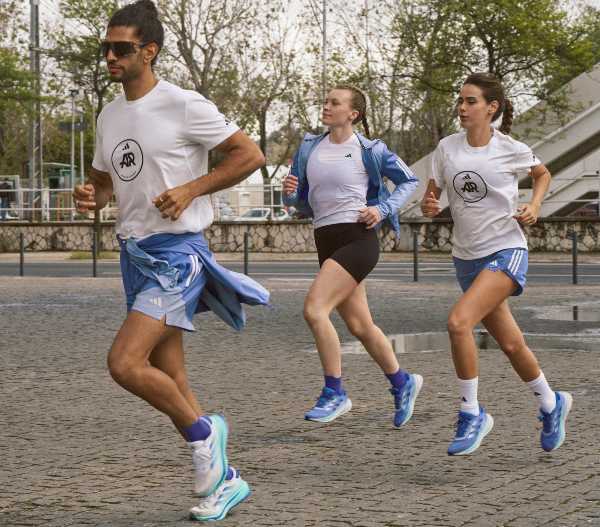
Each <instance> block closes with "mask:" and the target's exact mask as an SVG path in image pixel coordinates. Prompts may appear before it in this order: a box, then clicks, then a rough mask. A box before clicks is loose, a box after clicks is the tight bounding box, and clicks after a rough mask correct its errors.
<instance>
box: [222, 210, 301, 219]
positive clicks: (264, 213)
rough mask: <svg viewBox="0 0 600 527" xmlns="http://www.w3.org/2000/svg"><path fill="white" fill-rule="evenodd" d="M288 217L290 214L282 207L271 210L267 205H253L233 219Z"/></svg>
mask: <svg viewBox="0 0 600 527" xmlns="http://www.w3.org/2000/svg"><path fill="white" fill-rule="evenodd" d="M289 219H290V215H289V214H288V213H287V212H286V211H285V210H284V209H280V210H276V211H274V212H272V211H271V209H269V208H267V207H255V208H253V209H249V210H247V211H246V212H244V214H242V215H241V216H238V217H237V218H234V220H233V221H284V220H289Z"/></svg>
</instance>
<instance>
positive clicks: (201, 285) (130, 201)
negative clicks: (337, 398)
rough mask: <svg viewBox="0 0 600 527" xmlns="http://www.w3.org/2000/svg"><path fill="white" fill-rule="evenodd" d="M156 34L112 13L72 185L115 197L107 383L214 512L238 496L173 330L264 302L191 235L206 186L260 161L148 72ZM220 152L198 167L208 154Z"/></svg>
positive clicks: (160, 34) (85, 204)
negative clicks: (143, 406) (83, 160)
mask: <svg viewBox="0 0 600 527" xmlns="http://www.w3.org/2000/svg"><path fill="white" fill-rule="evenodd" d="M163 40H164V31H163V27H162V24H161V22H160V20H159V19H158V13H157V10H156V7H155V6H154V4H153V2H151V1H149V0H141V1H138V2H136V3H134V4H129V5H127V6H125V7H123V8H122V9H120V10H118V11H117V12H115V13H114V14H113V16H112V18H111V19H110V21H109V23H108V29H107V33H106V40H104V41H103V42H102V53H103V55H104V57H105V58H106V62H107V66H108V71H109V74H110V78H111V79H112V80H113V81H114V82H120V83H121V84H122V85H123V92H124V94H123V95H121V96H120V97H118V98H116V99H115V100H114V101H113V102H111V103H110V104H108V105H107V106H106V107H105V108H104V109H103V110H102V112H101V113H100V115H99V117H98V126H97V138H96V151H95V155H94V160H93V163H92V168H91V170H90V174H89V179H88V181H87V182H86V183H85V184H84V185H78V186H76V187H75V190H74V197H75V200H76V207H77V210H78V211H79V212H87V211H89V210H94V209H95V210H99V209H101V208H103V207H104V206H106V204H107V203H108V201H109V199H110V198H111V196H112V195H113V194H114V195H115V196H116V201H117V205H118V208H119V218H118V221H117V225H116V230H117V234H118V238H119V243H120V246H121V271H122V274H123V284H124V289H125V294H126V297H127V317H126V319H125V321H124V323H123V325H122V326H121V329H120V330H119V332H118V333H117V336H116V338H115V340H114V342H113V345H112V347H111V349H110V352H109V354H108V367H109V370H110V373H111V375H112V377H113V378H114V380H115V381H116V382H117V383H118V384H119V385H121V386H122V387H123V388H125V389H126V390H128V391H130V392H132V393H133V394H135V395H137V396H138V397H141V398H142V399H144V400H145V401H147V402H148V403H150V404H151V405H152V406H154V407H155V408H156V409H158V410H160V411H161V412H163V413H164V414H166V415H168V416H169V417H170V418H171V420H172V421H173V423H174V424H175V426H176V428H177V429H178V430H179V432H180V433H181V435H183V437H184V438H185V439H186V441H187V442H188V444H189V445H190V447H191V449H192V459H193V464H194V468H195V486H194V489H195V492H196V493H197V494H198V495H199V496H202V497H204V499H203V500H202V501H201V502H200V504H199V505H198V506H197V507H194V508H193V509H192V510H191V514H192V516H193V517H194V518H195V519H198V520H213V519H221V518H223V517H224V516H225V515H226V514H227V512H228V511H229V509H231V508H232V507H234V506H235V505H237V504H238V503H239V502H241V501H242V500H243V499H245V498H246V497H247V496H248V494H249V493H250V491H249V488H248V485H247V483H246V482H245V481H244V480H242V479H241V477H240V476H239V473H238V472H237V471H235V470H234V469H232V468H230V467H228V464H227V456H226V447H227V433H228V429H227V424H226V422H225V420H224V418H223V417H222V416H220V415H211V416H206V415H204V412H203V410H202V408H201V407H200V405H199V403H198V401H197V399H196V397H195V395H194V394H193V393H192V391H191V389H190V386H189V383H188V379H187V374H186V370H185V366H184V354H183V345H182V330H188V331H193V330H194V326H193V324H192V318H193V315H194V313H197V312H200V311H205V310H208V309H210V310H212V311H214V312H215V313H216V314H217V315H218V316H220V317H221V318H222V319H224V320H225V321H226V322H227V323H229V324H230V325H231V326H233V327H234V328H236V329H241V328H242V327H243V325H244V322H245V317H244V311H243V309H242V307H241V303H248V304H263V305H264V304H267V303H268V298H269V293H268V292H267V291H266V290H265V289H264V288H263V287H262V286H260V285H259V284H257V283H256V282H254V281H253V280H251V279H249V278H248V277H246V276H244V275H240V274H238V273H233V272H231V271H228V270H227V269H224V268H223V267H221V266H220V265H219V264H217V263H216V261H215V260H214V257H213V255H212V253H211V252H210V250H209V248H208V243H207V241H206V239H205V238H204V236H203V234H202V231H203V229H205V228H207V227H208V226H209V225H210V224H211V223H212V221H213V209H212V206H211V202H210V194H211V193H213V192H216V191H218V190H221V189H224V188H227V187H230V186H232V185H235V184H237V183H238V182H240V181H242V180H243V179H245V178H246V177H247V176H248V175H249V174H251V173H252V172H253V171H254V170H256V169H257V168H259V167H260V166H262V165H263V164H264V161H265V160H264V157H263V155H262V153H261V152H260V150H259V148H258V147H257V146H256V145H255V144H254V143H253V142H252V141H251V140H250V138H249V137H248V136H246V135H245V134H244V133H243V132H242V131H240V130H239V129H238V128H237V127H236V126H235V125H234V124H233V123H231V122H229V121H227V120H226V119H225V117H224V116H223V115H222V114H221V113H220V112H219V111H218V109H217V108H216V106H215V105H214V104H213V103H211V102H210V101H208V100H207V99H206V98H204V97H203V96H202V95H200V94H198V93H196V92H194V91H188V90H183V89H181V88H179V87H177V86H174V85H173V84H170V83H169V82H166V81H164V80H159V79H158V78H157V77H156V76H155V74H154V71H153V65H154V64H155V62H156V60H157V55H158V53H159V52H160V50H161V48H162V45H163ZM211 149H216V150H217V151H218V152H219V153H220V154H222V157H223V158H224V159H223V161H222V162H220V163H219V164H218V165H217V166H216V167H215V168H214V169H213V170H211V171H210V173H208V152H209V150H211Z"/></svg>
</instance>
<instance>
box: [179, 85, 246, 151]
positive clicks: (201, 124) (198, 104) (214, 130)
mask: <svg viewBox="0 0 600 527" xmlns="http://www.w3.org/2000/svg"><path fill="white" fill-rule="evenodd" d="M238 130H239V128H238V127H237V126H236V125H235V124H234V123H232V122H231V121H229V120H227V119H226V118H225V116H224V115H223V114H222V113H221V112H219V109H218V108H217V107H216V105H215V104H214V103H212V102H211V101H209V100H208V99H205V98H204V97H202V96H201V95H198V96H197V97H196V96H195V97H191V98H190V99H189V100H188V101H187V102H186V106H185V131H184V134H185V137H186V139H188V140H189V141H190V142H192V143H199V144H201V145H203V146H204V147H206V148H207V149H208V150H211V149H212V148H214V147H215V146H217V145H220V144H221V143H222V142H223V141H225V140H226V139H228V138H229V137H231V136H232V135H233V134H234V133H235V132H237V131H238Z"/></svg>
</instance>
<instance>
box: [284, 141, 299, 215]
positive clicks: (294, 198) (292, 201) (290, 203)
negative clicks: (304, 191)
mask: <svg viewBox="0 0 600 527" xmlns="http://www.w3.org/2000/svg"><path fill="white" fill-rule="evenodd" d="M299 155H300V149H298V150H296V153H295V154H294V158H293V160H292V166H291V168H290V172H289V174H290V175H292V176H295V177H298V157H299ZM281 195H282V196H283V204H284V205H285V206H286V207H294V206H296V205H297V204H298V188H296V190H295V191H294V192H292V193H291V194H289V195H287V194H286V193H285V192H282V193H281Z"/></svg>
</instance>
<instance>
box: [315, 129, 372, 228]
mask: <svg viewBox="0 0 600 527" xmlns="http://www.w3.org/2000/svg"><path fill="white" fill-rule="evenodd" d="M329 137H330V136H329V135H326V136H325V138H324V139H323V140H322V141H321V142H320V143H319V144H318V145H317V146H316V147H315V149H314V150H313V151H312V152H311V154H310V157H309V159H308V165H307V167H306V175H307V178H308V186H309V191H308V203H309V204H310V206H311V208H312V210H313V213H314V219H313V225H314V227H315V229H316V228H319V227H324V226H325V225H333V224H334V223H356V222H357V220H358V215H359V211H360V209H362V208H364V207H365V206H366V203H367V189H368V186H369V176H368V174H367V170H366V168H365V165H364V163H363V160H362V146H361V145H360V142H359V140H358V137H356V135H355V134H352V136H351V137H350V138H348V140H347V141H344V142H343V143H339V144H336V143H332V142H331V141H330V139H329Z"/></svg>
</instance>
